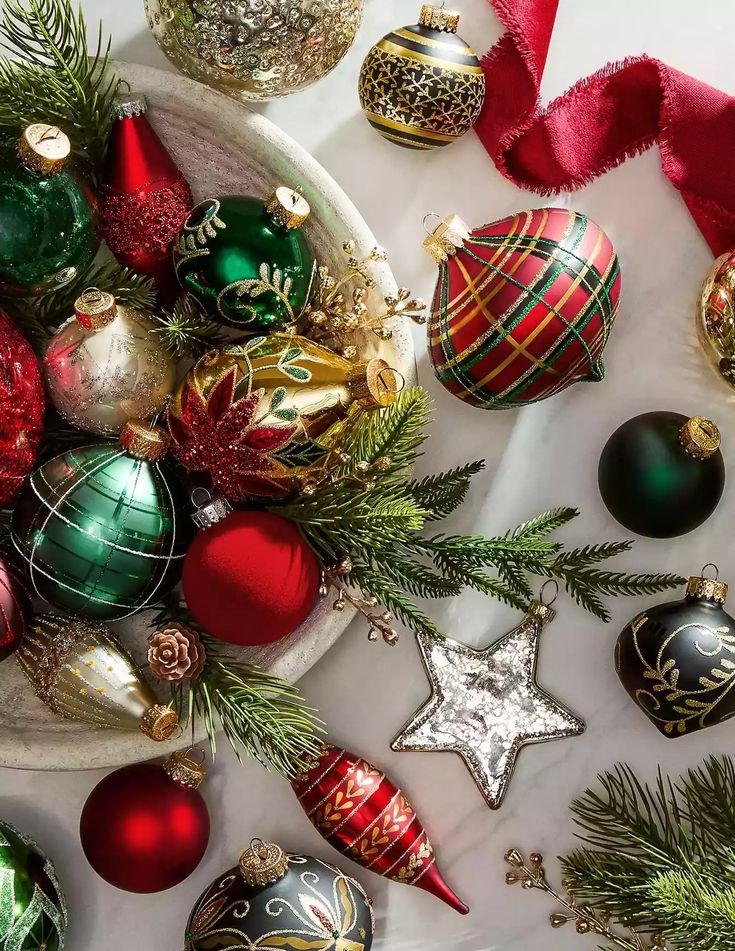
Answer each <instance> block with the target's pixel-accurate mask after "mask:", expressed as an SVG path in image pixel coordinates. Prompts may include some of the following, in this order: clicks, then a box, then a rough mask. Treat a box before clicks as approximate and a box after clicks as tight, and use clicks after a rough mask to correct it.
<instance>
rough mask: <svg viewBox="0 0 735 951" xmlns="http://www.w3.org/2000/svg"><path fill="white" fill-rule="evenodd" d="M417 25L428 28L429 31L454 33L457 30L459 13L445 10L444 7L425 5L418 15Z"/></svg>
mask: <svg viewBox="0 0 735 951" xmlns="http://www.w3.org/2000/svg"><path fill="white" fill-rule="evenodd" d="M419 25H420V26H428V27H429V29H430V30H442V31H443V32H444V33H456V32H457V29H458V28H459V13H458V12H457V11H456V10H445V9H444V7H437V6H434V4H432V3H425V4H423V6H422V7H421V12H420V13H419Z"/></svg>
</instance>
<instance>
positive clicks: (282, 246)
mask: <svg viewBox="0 0 735 951" xmlns="http://www.w3.org/2000/svg"><path fill="white" fill-rule="evenodd" d="M309 213H310V208H309V204H308V202H307V201H306V199H305V198H304V197H303V196H302V195H300V194H299V193H298V192H296V191H293V190H292V189H290V188H286V187H284V186H281V187H279V188H277V189H276V190H275V192H274V193H273V194H272V195H271V196H270V198H269V199H268V200H267V201H262V200H261V199H260V198H253V197H249V196H246V195H226V196H222V197H219V198H208V199H206V200H205V201H202V202H200V203H199V204H198V205H197V206H196V208H194V209H193V211H192V212H191V213H190V215H189V217H188V218H187V220H186V223H185V224H184V228H183V230H182V232H181V234H180V235H179V237H178V238H177V239H176V242H175V244H174V264H175V266H176V275H177V277H178V279H179V283H180V284H181V286H182V287H183V289H184V290H185V291H188V292H189V293H190V294H191V295H192V296H193V297H195V298H196V300H197V301H199V303H200V304H201V305H202V307H204V309H205V310H206V311H207V313H208V314H209V316H210V317H211V318H212V319H213V320H216V321H219V322H223V323H226V324H230V325H231V326H235V327H239V328H241V329H243V330H248V331H254V332H255V331H257V332H262V331H271V330H275V329H277V328H280V327H285V326H287V325H292V324H295V323H296V321H297V320H298V318H299V316H300V315H301V312H302V310H303V309H304V306H305V305H306V302H307V300H308V299H309V293H310V290H311V286H312V282H313V280H314V276H315V273H316V261H315V258H314V252H313V251H312V249H311V246H310V244H309V242H308V241H307V239H306V237H305V235H304V232H303V229H302V225H303V224H304V222H305V221H306V219H307V217H308V216H309Z"/></svg>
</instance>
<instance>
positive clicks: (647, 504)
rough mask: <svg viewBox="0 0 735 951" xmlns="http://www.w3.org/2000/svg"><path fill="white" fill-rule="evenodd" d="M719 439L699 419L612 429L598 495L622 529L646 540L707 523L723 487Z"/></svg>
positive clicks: (660, 419)
mask: <svg viewBox="0 0 735 951" xmlns="http://www.w3.org/2000/svg"><path fill="white" fill-rule="evenodd" d="M719 447H720V433H719V430H718V429H717V427H716V426H715V424H714V423H713V422H711V420H708V419H705V418H704V417H702V416H695V417H692V418H691V419H688V418H687V417H686V416H682V415H681V414H680V413H669V412H655V413H644V414H643V415H642V416H636V417H635V418H634V419H629V420H628V422H627V423H623V425H622V426H621V427H620V428H619V429H617V430H616V431H615V432H614V433H613V434H612V436H611V437H610V439H609V440H608V442H607V445H606V446H605V448H604V449H603V451H602V455H601V456H600V464H599V469H598V481H599V486H600V493H601V495H602V499H603V501H604V503H605V505H606V506H607V507H608V509H609V511H610V513H611V515H613V517H614V518H616V519H617V520H618V521H619V522H620V524H621V525H624V526H625V528H627V529H630V531H632V532H636V533H637V534H638V535H647V536H649V537H651V538H673V537H674V536H676V535H684V534H686V533H687V532H691V531H692V530H693V529H695V528H697V527H698V526H699V525H701V524H702V522H704V521H706V519H708V518H709V517H710V515H711V514H712V513H713V512H714V510H715V509H716V508H717V504H718V502H719V501H720V497H721V496H722V492H723V489H724V487H725V463H724V461H723V458H722V453H721V452H720V449H719Z"/></svg>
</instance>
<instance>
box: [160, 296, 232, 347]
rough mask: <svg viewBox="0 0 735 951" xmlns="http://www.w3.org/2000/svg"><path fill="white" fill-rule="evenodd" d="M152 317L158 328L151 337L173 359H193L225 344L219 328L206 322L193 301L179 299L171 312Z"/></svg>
mask: <svg viewBox="0 0 735 951" xmlns="http://www.w3.org/2000/svg"><path fill="white" fill-rule="evenodd" d="M154 316H155V318H156V320H157V321H158V322H159V324H160V327H157V328H156V330H155V331H154V333H156V334H158V335H159V336H160V337H161V340H162V341H163V344H164V346H165V347H166V348H167V350H169V352H170V353H171V354H172V356H175V357H190V358H192V359H196V358H197V357H200V356H202V355H203V354H204V353H206V352H207V351H208V350H212V349H214V348H216V347H220V346H222V344H224V342H225V339H226V338H225V335H224V333H223V332H222V328H221V327H220V326H219V325H218V324H216V323H214V321H212V320H210V319H209V317H208V316H207V315H206V314H205V313H204V311H202V310H201V308H200V307H199V306H198V305H197V303H196V302H195V301H194V299H193V298H192V297H188V296H187V297H180V298H179V299H178V300H177V301H176V303H175V304H174V309H173V311H167V310H164V311H163V312H162V313H161V314H156V315H154Z"/></svg>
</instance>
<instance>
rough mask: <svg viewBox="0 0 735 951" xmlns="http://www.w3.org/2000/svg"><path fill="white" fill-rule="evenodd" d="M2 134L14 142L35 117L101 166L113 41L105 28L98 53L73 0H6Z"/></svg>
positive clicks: (0, 70)
mask: <svg viewBox="0 0 735 951" xmlns="http://www.w3.org/2000/svg"><path fill="white" fill-rule="evenodd" d="M2 19H3V23H2V32H1V37H2V40H1V41H0V46H1V47H2V48H3V49H4V50H5V51H6V52H7V53H8V54H9V57H7V58H3V59H0V137H1V138H2V140H4V142H5V144H15V142H16V141H17V139H18V136H19V134H20V132H21V131H22V129H23V128H24V126H26V125H28V124H30V123H32V122H50V123H52V124H54V125H58V126H59V127H60V128H61V129H63V130H64V131H65V132H66V133H67V134H68V136H69V138H70V139H71V142H72V146H73V149H74V152H75V154H76V155H77V157H78V158H80V159H82V161H84V162H88V163H89V164H90V165H91V166H92V168H96V167H99V165H100V164H101V162H102V160H103V158H104V154H105V146H106V142H107V136H108V133H109V128H110V108H111V105H112V99H113V96H114V93H115V87H116V85H117V80H116V77H114V76H112V75H110V74H109V72H108V71H107V67H108V61H109V52H110V42H109V40H107V42H105V41H104V40H103V37H102V28H101V26H100V28H99V31H98V35H97V41H96V46H95V50H94V52H92V53H90V50H89V48H88V45H87V26H86V23H85V20H84V15H83V13H82V10H81V8H79V9H76V10H75V8H74V6H73V4H72V2H71V0H26V2H23V0H20V2H19V0H3V4H2Z"/></svg>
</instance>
